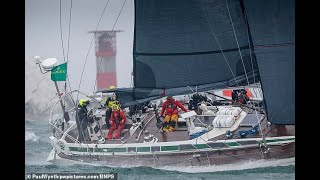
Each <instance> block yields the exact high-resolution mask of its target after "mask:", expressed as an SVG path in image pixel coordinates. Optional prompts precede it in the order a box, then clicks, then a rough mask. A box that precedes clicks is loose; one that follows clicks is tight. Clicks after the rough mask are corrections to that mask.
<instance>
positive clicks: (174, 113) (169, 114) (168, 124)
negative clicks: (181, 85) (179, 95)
mask: <svg viewBox="0 0 320 180" xmlns="http://www.w3.org/2000/svg"><path fill="white" fill-rule="evenodd" d="M178 107H180V108H181V109H182V110H183V111H185V112H187V109H186V108H185V107H184V106H183V105H182V104H181V103H180V102H179V101H176V100H175V99H174V98H173V97H172V96H168V97H167V101H165V102H164V103H163V104H162V110H161V113H160V116H161V117H163V114H164V113H165V118H164V122H163V126H162V130H163V131H165V132H172V131H174V129H175V127H176V124H177V122H178Z"/></svg>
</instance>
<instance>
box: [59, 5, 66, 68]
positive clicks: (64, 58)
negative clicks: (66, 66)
mask: <svg viewBox="0 0 320 180" xmlns="http://www.w3.org/2000/svg"><path fill="white" fill-rule="evenodd" d="M60 38H61V46H62V54H63V61H64V62H65V61H66V57H65V55H64V47H63V35H62V21H61V0H60Z"/></svg>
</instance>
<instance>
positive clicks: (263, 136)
mask: <svg viewBox="0 0 320 180" xmlns="http://www.w3.org/2000/svg"><path fill="white" fill-rule="evenodd" d="M225 2H226V6H227V10H228V14H229V18H230V21H231V25H232V29H233V33H234V36H235V39H236V42H237V46H238V49H239V54H240V58H241V62H242V66H243V69H244V72H245V75H246V79H247V83H248V85H249V84H250V83H249V79H248V75H247V71H246V68H245V65H244V62H243V58H242V54H241V50H240V46H239V42H238V38H237V34H236V32H235V29H234V24H233V21H232V17H231V13H230V10H229V5H228V1H227V0H225ZM247 35H249V34H248V33H247ZM249 44H250V42H249ZM250 103H251V106H253V104H252V102H250ZM255 114H256V117H257V121H258V124H259V128H260V131H261V135H262V140H263V142H265V135H264V133H263V132H262V128H261V124H260V120H259V117H258V114H257V111H256V110H255ZM264 145H265V143H264ZM260 149H261V148H260ZM261 153H262V156H263V152H262V149H261Z"/></svg>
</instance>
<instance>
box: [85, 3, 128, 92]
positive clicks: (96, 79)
mask: <svg viewBox="0 0 320 180" xmlns="http://www.w3.org/2000/svg"><path fill="white" fill-rule="evenodd" d="M126 2H127V0H125V1H124V2H123V4H122V7H121V9H120V11H119V13H118V16H117V19H116V21H115V22H114V24H113V26H112V29H111V32H113V30H114V27H115V26H116V24H117V22H118V19H119V17H120V15H121V13H122V10H123V7H124V5H125V4H126ZM101 61H102V57H101ZM100 65H101V62H100V64H99V67H98V69H99V70H100ZM97 81H98V79H97V78H96V82H97ZM79 88H80V87H79ZM95 89H96V83H95V84H94V87H93V93H94V91H95Z"/></svg>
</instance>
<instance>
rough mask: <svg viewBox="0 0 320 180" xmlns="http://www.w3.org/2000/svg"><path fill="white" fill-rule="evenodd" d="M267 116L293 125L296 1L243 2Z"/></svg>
mask: <svg viewBox="0 0 320 180" xmlns="http://www.w3.org/2000/svg"><path fill="white" fill-rule="evenodd" d="M244 6H245V10H246V12H247V15H248V21H249V27H250V32H251V36H252V42H253V45H254V54H255V56H256V58H257V62H258V67H259V72H260V78H261V85H262V88H263V94H264V98H265V102H266V108H267V115H268V119H269V121H270V122H272V123H275V124H294V123H295V114H294V113H295V1H294V0H265V1H256V0H244Z"/></svg>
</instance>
